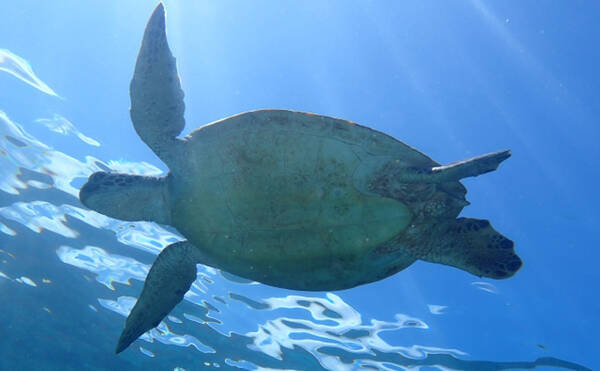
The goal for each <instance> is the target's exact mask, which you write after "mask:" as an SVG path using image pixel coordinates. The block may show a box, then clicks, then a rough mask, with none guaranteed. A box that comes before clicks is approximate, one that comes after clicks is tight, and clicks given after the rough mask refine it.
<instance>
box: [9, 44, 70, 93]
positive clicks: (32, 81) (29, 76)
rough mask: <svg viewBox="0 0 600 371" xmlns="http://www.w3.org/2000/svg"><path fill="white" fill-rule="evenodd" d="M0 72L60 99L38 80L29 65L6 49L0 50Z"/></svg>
mask: <svg viewBox="0 0 600 371" xmlns="http://www.w3.org/2000/svg"><path fill="white" fill-rule="evenodd" d="M0 71H5V72H8V73H10V74H11V75H13V76H14V77H16V78H18V79H19V80H21V81H24V82H26V83H27V84H29V85H31V86H33V87H34V88H36V89H38V90H40V91H43V92H44V93H46V94H49V95H52V96H55V97H58V98H60V96H59V95H58V94H56V93H55V92H54V90H52V89H51V88H50V87H49V86H48V85H46V83H44V82H43V81H42V80H40V79H39V78H38V77H37V76H36V75H35V73H34V72H33V69H32V68H31V66H30V65H29V63H28V62H27V61H26V60H25V59H23V58H21V57H19V56H18V55H16V54H14V53H12V52H11V51H10V50H8V49H0Z"/></svg>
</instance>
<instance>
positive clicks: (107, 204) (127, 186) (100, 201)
mask: <svg viewBox="0 0 600 371" xmlns="http://www.w3.org/2000/svg"><path fill="white" fill-rule="evenodd" d="M166 188H167V187H165V181H164V178H156V177H149V176H141V175H129V174H118V173H107V172H103V171H101V172H97V173H94V174H92V175H91V176H90V177H89V179H88V181H87V183H85V184H84V185H83V187H81V190H80V191H79V200H80V201H81V203H82V204H83V205H85V206H86V207H88V208H90V209H92V210H94V211H97V212H99V213H101V214H104V215H106V216H109V217H111V218H116V219H121V220H128V221H138V220H145V221H153V222H158V223H163V224H168V223H169V220H170V217H169V214H170V213H169V212H168V210H169V208H168V205H167V203H166V202H165V200H166V199H167V198H166V193H167V191H166Z"/></svg>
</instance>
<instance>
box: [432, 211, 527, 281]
mask: <svg viewBox="0 0 600 371" xmlns="http://www.w3.org/2000/svg"><path fill="white" fill-rule="evenodd" d="M434 228H435V229H437V228H436V227H434ZM438 228H441V229H438V230H435V232H434V233H433V234H432V239H431V241H432V244H433V246H432V248H431V249H430V250H429V252H428V254H427V255H426V256H424V257H421V259H422V260H426V261H430V262H432V263H439V264H445V265H451V266H453V267H457V268H460V269H463V270H465V271H467V272H470V273H472V274H474V275H476V276H479V277H489V278H495V279H502V278H508V277H511V276H512V275H514V274H515V273H516V272H517V271H518V270H519V268H521V265H522V264H523V263H522V262H521V259H520V258H519V257H518V256H517V254H515V250H514V248H513V246H514V243H513V242H512V241H511V240H509V239H508V238H506V237H504V236H503V235H501V234H500V233H498V232H497V231H496V230H495V229H494V228H492V226H491V225H490V222H489V221H487V220H481V219H470V218H458V219H456V220H453V221H450V222H449V223H448V224H447V225H440V226H439V227H438Z"/></svg>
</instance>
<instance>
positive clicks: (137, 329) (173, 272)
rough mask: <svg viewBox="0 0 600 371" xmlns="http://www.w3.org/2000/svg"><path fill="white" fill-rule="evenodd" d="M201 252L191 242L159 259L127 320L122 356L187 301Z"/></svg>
mask: <svg viewBox="0 0 600 371" xmlns="http://www.w3.org/2000/svg"><path fill="white" fill-rule="evenodd" d="M198 255H199V250H198V249H197V248H196V247H195V246H194V245H192V244H191V243H189V242H187V241H182V242H177V243H174V244H171V245H169V246H167V247H166V248H165V249H164V250H163V251H162V252H161V253H160V254H159V255H158V257H157V258H156V260H155V261H154V264H153V265H152V268H150V272H148V276H147V277H146V282H145V283H144V289H143V290H142V294H141V295H140V297H139V298H138V300H137V302H136V303H135V305H134V306H133V309H132V310H131V312H130V313H129V316H128V317H127V321H126V322H125V328H124V329H123V332H122V333H121V337H120V338H119V344H118V345H117V349H116V353H121V352H122V351H123V350H125V348H127V347H128V346H129V344H131V343H133V342H134V341H135V340H136V339H137V338H138V337H139V336H140V335H142V334H143V333H144V332H146V331H148V330H150V329H152V328H154V327H156V326H158V324H159V323H160V321H161V320H162V319H163V318H164V317H165V316H166V315H167V314H169V312H171V310H172V309H173V308H174V307H175V306H176V305H177V304H178V303H179V302H180V301H181V300H183V296H184V295H185V293H186V292H187V291H188V290H189V289H190V286H191V285H192V283H193V282H194V280H196V264H197V263H198V264H199V263H203V262H202V261H198V260H199V259H198Z"/></svg>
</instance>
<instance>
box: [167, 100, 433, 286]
mask: <svg viewBox="0 0 600 371" xmlns="http://www.w3.org/2000/svg"><path fill="white" fill-rule="evenodd" d="M185 146H186V147H185V150H184V151H183V153H184V156H185V159H184V161H180V162H179V164H180V165H181V166H179V167H178V168H171V174H170V175H169V177H168V179H169V180H168V182H169V188H170V192H169V194H170V206H171V214H172V218H171V219H172V223H171V224H172V225H173V226H175V227H176V228H177V229H178V230H179V231H180V232H181V233H182V234H183V235H184V236H185V237H187V238H188V239H189V240H190V241H191V242H192V243H194V244H195V245H196V246H198V247H199V248H201V249H202V250H203V251H204V252H205V253H206V254H209V255H210V256H211V257H212V259H213V260H214V261H216V262H218V265H219V268H222V269H224V270H226V271H228V272H230V273H233V274H237V275H240V276H242V277H246V278H251V279H255V280H257V281H261V282H264V283H267V284H270V285H274V286H282V287H287V288H297V289H303V290H331V289H340V288H346V287H352V286H355V285H356V284H358V283H359V281H364V279H363V278H361V277H359V276H360V275H361V274H364V271H365V261H364V260H365V259H366V258H367V257H368V256H369V255H368V253H369V252H370V251H371V250H373V249H374V248H376V247H377V246H380V245H382V244H384V243H386V242H388V241H390V240H392V239H393V238H394V237H396V236H398V235H399V234H401V233H403V231H404V230H405V229H406V228H407V226H408V225H409V224H410V223H411V220H412V219H413V212H412V211H411V209H410V205H408V204H406V203H405V202H402V200H399V199H395V198H392V197H382V196H381V195H380V194H376V193H373V192H370V191H369V189H368V187H367V186H366V185H367V184H368V183H369V176H370V174H372V172H373V171H372V170H375V169H374V168H375V167H378V166H379V165H378V164H384V163H389V162H390V161H394V162H395V163H396V164H398V166H400V167H402V166H404V167H422V168H430V167H432V166H436V165H437V163H436V162H434V161H432V160H431V159H430V158H428V157H427V156H425V155H423V154H422V153H420V152H419V151H417V150H415V149H413V148H411V147H409V146H407V145H405V144H403V143H402V142H399V141H397V140H395V139H394V138H392V137H390V136H388V135H385V134H383V133H380V132H377V131H375V130H372V129H369V128H367V127H364V126H360V125H357V124H354V123H352V122H349V121H345V120H340V119H335V118H330V117H325V116H321V115H314V114H308V113H303V112H295V111H285V110H260V111H253V112H247V113H243V114H239V115H236V116H233V117H229V118H226V119H223V120H220V121H217V122H214V123H212V124H208V125H206V126H203V127H201V128H199V129H197V130H195V131H194V132H192V133H191V134H190V136H189V137H188V138H187V140H186V142H185ZM407 260H410V261H407V265H408V264H410V263H412V261H414V259H413V258H412V257H407ZM361 283H362V282H361Z"/></svg>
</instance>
